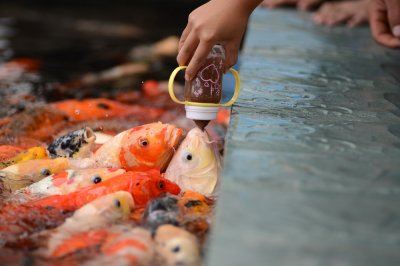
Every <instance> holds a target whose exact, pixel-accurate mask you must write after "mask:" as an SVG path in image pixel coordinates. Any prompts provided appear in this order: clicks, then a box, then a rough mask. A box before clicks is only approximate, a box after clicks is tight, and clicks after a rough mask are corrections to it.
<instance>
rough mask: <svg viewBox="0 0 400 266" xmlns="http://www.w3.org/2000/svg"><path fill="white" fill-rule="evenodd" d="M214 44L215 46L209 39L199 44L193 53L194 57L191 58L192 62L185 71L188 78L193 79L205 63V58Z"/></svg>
mask: <svg viewBox="0 0 400 266" xmlns="http://www.w3.org/2000/svg"><path fill="white" fill-rule="evenodd" d="M185 45H186V44H185ZM212 46H213V43H212V42H209V41H201V42H200V44H199V45H198V46H197V49H196V51H195V52H194V54H193V57H192V59H190V63H189V65H188V67H187V69H186V73H185V79H186V80H192V79H193V78H194V77H195V76H196V74H197V72H198V71H199V69H200V67H201V66H202V65H203V63H204V61H205V59H206V58H207V55H208V53H209V52H210V51H211V48H212ZM182 49H183V48H182Z"/></svg>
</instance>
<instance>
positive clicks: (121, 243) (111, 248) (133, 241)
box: [101, 239, 148, 255]
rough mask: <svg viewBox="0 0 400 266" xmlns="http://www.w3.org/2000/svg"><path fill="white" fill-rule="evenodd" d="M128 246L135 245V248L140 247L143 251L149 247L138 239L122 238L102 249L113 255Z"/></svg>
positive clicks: (105, 252)
mask: <svg viewBox="0 0 400 266" xmlns="http://www.w3.org/2000/svg"><path fill="white" fill-rule="evenodd" d="M127 246H129V247H134V248H136V249H140V250H142V251H147V250H148V248H147V246H146V245H145V244H143V243H142V242H140V241H138V240H136V239H122V240H120V241H118V242H117V243H115V244H112V245H108V246H106V247H104V248H102V249H101V251H102V252H103V253H104V254H107V255H111V254H114V253H116V252H118V251H119V250H121V249H124V248H125V247H127Z"/></svg>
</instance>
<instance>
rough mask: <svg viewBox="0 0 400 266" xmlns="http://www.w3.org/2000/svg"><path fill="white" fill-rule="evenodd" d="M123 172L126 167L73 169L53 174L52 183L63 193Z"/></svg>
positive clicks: (97, 182)
mask: <svg viewBox="0 0 400 266" xmlns="http://www.w3.org/2000/svg"><path fill="white" fill-rule="evenodd" d="M123 173H125V170H124V169H117V168H95V169H73V170H67V171H64V172H60V173H58V174H55V175H53V178H52V184H53V185H54V186H56V187H58V188H59V189H60V192H61V194H67V193H70V192H74V191H77V190H79V189H81V188H84V187H88V186H91V185H94V184H99V183H101V182H104V181H106V180H108V179H110V178H113V177H115V176H118V175H121V174H123Z"/></svg>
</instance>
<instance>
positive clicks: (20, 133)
mask: <svg viewBox="0 0 400 266" xmlns="http://www.w3.org/2000/svg"><path fill="white" fill-rule="evenodd" d="M67 122H68V116H67V115H66V114H64V113H63V112H60V111H58V110H55V109H54V108H50V107H48V106H45V107H37V108H31V109H27V110H25V111H23V112H21V113H18V114H15V115H13V116H12V118H11V119H10V121H9V123H7V124H5V125H3V126H2V127H1V128H0V137H2V138H0V143H2V144H7V143H8V142H9V141H12V142H13V143H16V142H17V141H15V139H18V138H21V137H22V138H32V139H36V140H37V141H38V140H39V141H48V140H51V139H52V138H53V135H54V134H56V133H57V132H58V131H59V130H61V129H62V128H63V127H64V126H65V125H66V123H67ZM21 143H23V142H21ZM25 145H26V144H25ZM33 146H37V144H35V145H33ZM30 147H32V146H28V148H30Z"/></svg>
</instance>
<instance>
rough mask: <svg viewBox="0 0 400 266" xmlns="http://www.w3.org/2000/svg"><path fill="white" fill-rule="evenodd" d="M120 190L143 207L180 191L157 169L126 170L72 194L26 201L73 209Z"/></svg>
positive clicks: (36, 204)
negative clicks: (129, 194) (164, 195)
mask: <svg viewBox="0 0 400 266" xmlns="http://www.w3.org/2000/svg"><path fill="white" fill-rule="evenodd" d="M120 190H123V191H127V192H129V193H131V194H132V196H133V198H134V202H135V206H137V207H143V206H144V205H146V203H147V202H148V201H150V200H151V199H153V198H157V197H159V196H160V195H162V194H165V193H167V192H169V193H171V194H174V195H177V194H179V193H180V188H179V186H178V185H176V184H175V183H173V182H171V181H169V180H167V179H165V178H162V177H161V175H160V172H159V170H157V169H152V170H149V171H146V172H126V173H124V174H121V175H119V176H116V177H113V178H110V179H108V180H106V181H104V182H101V183H99V184H95V185H92V186H89V187H85V188H82V189H80V190H78V191H75V192H73V193H69V194H67V195H54V196H50V197H46V198H43V199H39V200H35V201H32V202H28V203H27V205H28V206H48V207H54V208H57V209H63V210H75V209H77V208H80V207H82V206H83V205H85V204H86V203H88V202H91V201H93V200H95V199H97V198H99V197H101V196H104V195H107V194H110V193H113V192H116V191H120Z"/></svg>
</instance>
